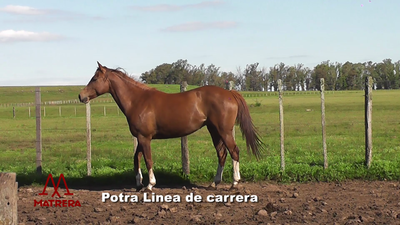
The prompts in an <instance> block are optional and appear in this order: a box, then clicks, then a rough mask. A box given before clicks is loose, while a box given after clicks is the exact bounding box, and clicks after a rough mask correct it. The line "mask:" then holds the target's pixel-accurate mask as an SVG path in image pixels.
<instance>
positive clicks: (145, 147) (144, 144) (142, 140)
mask: <svg viewBox="0 0 400 225" xmlns="http://www.w3.org/2000/svg"><path fill="white" fill-rule="evenodd" d="M138 142H139V145H140V146H141V148H142V151H143V156H144V161H145V162H146V167H147V171H148V173H149V185H148V186H147V188H146V191H150V192H151V191H152V189H153V187H154V185H156V177H155V176H154V172H153V160H152V159H151V147H150V139H148V138H146V137H143V136H139V138H138Z"/></svg>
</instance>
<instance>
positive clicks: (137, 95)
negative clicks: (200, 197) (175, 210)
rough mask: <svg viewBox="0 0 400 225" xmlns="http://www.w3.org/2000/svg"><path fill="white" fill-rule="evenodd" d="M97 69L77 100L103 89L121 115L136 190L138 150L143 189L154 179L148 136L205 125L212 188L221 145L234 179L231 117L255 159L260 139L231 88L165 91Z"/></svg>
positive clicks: (235, 164) (168, 135)
mask: <svg viewBox="0 0 400 225" xmlns="http://www.w3.org/2000/svg"><path fill="white" fill-rule="evenodd" d="M97 64H98V68H97V70H96V72H95V74H94V76H93V77H92V79H91V80H90V82H89V83H88V84H87V86H86V87H85V88H84V89H83V90H82V91H81V92H80V94H79V100H80V101H81V102H82V103H85V104H86V103H88V102H89V101H90V100H91V99H94V98H96V97H97V96H100V95H102V94H104V93H110V94H111V95H112V97H113V98H114V100H115V102H116V103H117V104H118V106H119V108H120V109H121V111H122V112H123V113H124V115H125V116H126V119H127V121H128V125H129V129H130V132H131V133H132V135H133V136H134V137H136V138H137V140H138V146H137V149H136V152H135V156H134V171H135V174H136V185H137V189H138V190H140V189H141V188H142V187H143V184H142V179H143V176H142V172H141V169H140V167H139V166H140V160H141V157H142V155H143V156H144V160H145V162H146V167H147V170H148V173H149V184H148V186H147V190H146V191H152V187H153V186H154V185H155V184H156V178H155V176H154V172H153V168H152V167H153V161H152V159H151V148H150V142H151V140H152V139H166V138H177V137H183V136H186V135H189V134H192V133H193V132H195V131H197V130H199V129H200V128H202V127H203V126H207V129H208V131H209V132H210V135H211V138H212V141H213V144H214V147H215V149H216V150H217V155H218V162H219V164H218V169H217V173H216V176H215V178H214V182H213V183H212V184H211V185H210V186H209V187H210V188H214V189H215V188H216V186H217V185H218V184H219V183H220V182H221V180H222V173H223V169H224V165H225V160H226V156H227V150H228V151H229V154H230V156H231V158H232V160H233V184H232V188H237V185H238V182H239V180H240V172H239V148H238V147H237V145H236V142H235V139H234V138H233V136H232V129H233V128H234V125H235V122H237V123H238V124H239V125H240V129H241V131H242V136H243V138H244V137H245V139H246V144H247V150H248V152H250V148H251V150H252V153H253V154H254V155H255V156H256V158H257V159H259V158H260V156H261V154H260V149H261V148H263V143H262V141H261V140H260V138H259V135H258V133H257V130H256V129H255V126H254V124H253V122H252V119H251V117H250V113H249V109H248V107H247V105H246V102H245V100H244V99H243V97H242V96H241V95H240V94H239V93H238V92H237V91H234V90H232V91H228V90H225V89H223V88H220V87H216V86H203V87H199V88H196V89H193V90H190V91H186V92H182V93H175V94H167V93H164V92H161V91H158V90H156V89H154V88H151V87H149V86H147V85H145V84H143V83H139V82H137V81H135V80H133V79H132V78H130V77H129V76H128V75H126V74H125V73H124V72H122V71H120V70H118V69H109V68H107V67H105V66H102V65H101V64H100V63H99V62H97Z"/></svg>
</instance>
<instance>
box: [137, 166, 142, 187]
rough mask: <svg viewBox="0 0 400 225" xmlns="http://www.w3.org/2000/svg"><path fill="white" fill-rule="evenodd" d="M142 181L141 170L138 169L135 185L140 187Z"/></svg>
mask: <svg viewBox="0 0 400 225" xmlns="http://www.w3.org/2000/svg"><path fill="white" fill-rule="evenodd" d="M142 180H143V175H142V170H141V169H140V168H139V171H138V173H137V174H136V185H137V186H140V185H142Z"/></svg>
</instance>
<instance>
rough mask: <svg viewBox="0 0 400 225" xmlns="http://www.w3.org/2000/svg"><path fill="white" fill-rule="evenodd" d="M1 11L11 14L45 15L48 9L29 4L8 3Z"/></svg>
mask: <svg viewBox="0 0 400 225" xmlns="http://www.w3.org/2000/svg"><path fill="white" fill-rule="evenodd" d="M0 11H2V12H7V13H11V14H21V15H43V14H47V13H48V11H46V10H40V9H35V8H32V7H29V6H20V5H8V6H6V7H3V8H0Z"/></svg>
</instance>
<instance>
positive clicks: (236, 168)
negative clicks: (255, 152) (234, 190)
mask: <svg viewBox="0 0 400 225" xmlns="http://www.w3.org/2000/svg"><path fill="white" fill-rule="evenodd" d="M232 164H233V185H237V184H238V183H239V181H240V171H239V162H238V161H235V160H232Z"/></svg>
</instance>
